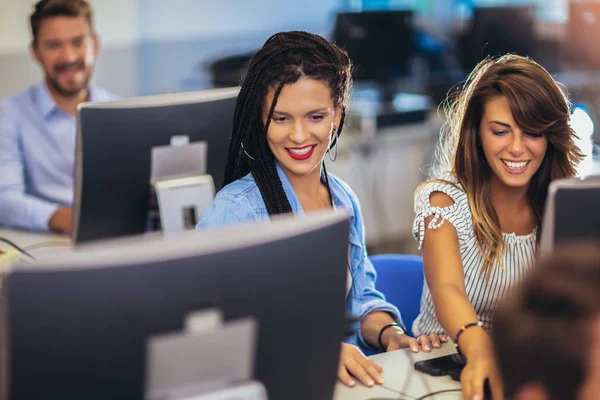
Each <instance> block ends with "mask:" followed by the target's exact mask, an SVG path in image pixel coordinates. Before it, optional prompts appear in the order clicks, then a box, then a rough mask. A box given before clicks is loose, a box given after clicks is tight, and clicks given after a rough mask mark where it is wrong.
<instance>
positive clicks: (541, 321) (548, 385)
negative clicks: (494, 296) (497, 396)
mask: <svg viewBox="0 0 600 400" xmlns="http://www.w3.org/2000/svg"><path fill="white" fill-rule="evenodd" d="M494 321H495V323H494V328H493V332H492V333H493V337H494V342H495V347H496V353H497V357H498V362H499V365H500V372H501V374H502V377H503V380H504V387H505V390H506V394H507V395H509V396H511V398H513V399H515V400H563V399H573V400H592V399H598V398H600V243H587V244H585V243H584V244H577V245H571V246H567V247H564V248H561V249H559V250H558V251H557V252H556V253H555V254H554V255H553V256H552V257H551V258H549V259H547V260H544V261H542V262H540V263H539V264H538V265H537V266H536V268H534V270H533V272H532V273H531V274H530V275H529V276H528V277H527V279H526V281H525V282H524V284H523V286H522V287H520V288H519V290H518V291H517V293H515V295H514V296H512V297H511V298H509V299H508V300H507V301H506V302H504V303H503V304H502V305H501V306H500V307H499V309H498V311H497V314H496V316H495V320H494Z"/></svg>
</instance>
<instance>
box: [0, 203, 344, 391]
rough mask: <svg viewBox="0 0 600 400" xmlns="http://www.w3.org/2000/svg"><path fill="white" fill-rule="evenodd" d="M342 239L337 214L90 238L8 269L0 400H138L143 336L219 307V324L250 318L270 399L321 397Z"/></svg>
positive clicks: (337, 322)
mask: <svg viewBox="0 0 600 400" xmlns="http://www.w3.org/2000/svg"><path fill="white" fill-rule="evenodd" d="M348 234H349V221H348V216H347V213H346V212H345V211H342V210H338V211H335V212H331V211H329V212H320V213H316V214H308V215H306V216H303V217H284V218H282V219H281V220H273V221H272V222H264V223H260V224H249V225H246V226H238V227H236V228H227V229H221V230H212V231H205V232H196V231H188V232H183V233H180V234H176V235H173V236H167V237H164V238H163V237H160V235H158V234H156V235H146V236H144V237H134V238H125V239H121V240H111V241H107V242H95V243H93V244H90V245H85V246H82V247H81V249H80V250H77V251H74V252H72V253H70V254H63V255H62V256H60V257H58V256H56V257H55V258H53V259H49V258H48V259H46V260H45V261H38V262H37V263H30V264H23V265H21V266H17V267H15V268H14V269H12V270H11V271H9V272H8V273H7V276H5V277H4V280H3V286H2V289H3V296H2V310H3V313H2V318H3V319H2V320H1V321H0V322H1V324H2V325H1V326H2V329H3V331H4V333H5V334H6V339H7V340H3V343H2V344H3V346H2V347H1V353H2V355H3V357H4V360H5V365H6V366H7V367H8V368H3V370H2V378H3V380H2V381H1V383H2V385H1V387H0V392H1V391H2V390H7V391H8V392H7V393H6V392H5V396H4V397H0V398H5V399H11V400H24V399H33V398H46V399H62V400H69V399H73V400H75V399H77V400H80V399H87V400H94V399H98V400H100V399H101V400H106V399H128V400H130V399H140V400H141V399H143V394H144V387H145V362H146V354H145V349H146V347H145V346H146V341H147V339H148V338H149V337H150V336H152V335H157V334H163V333H169V332H177V331H181V330H182V329H183V326H184V319H185V317H186V315H188V314H189V313H191V312H197V311H199V310H202V309H205V308H218V309H220V310H221V311H222V313H223V315H224V319H225V321H230V320H234V319H239V318H243V317H247V316H253V317H254V318H255V319H256V320H257V321H258V324H259V326H258V348H257V352H256V358H255V363H254V375H255V379H257V380H259V381H261V382H262V383H263V384H264V385H265V386H266V388H267V391H268V394H269V399H288V400H306V399H311V400H320V399H322V400H330V399H331V398H332V397H333V390H334V386H335V383H336V375H337V363H338V357H339V352H340V343H341V341H342V340H343V339H344V335H345V333H346V326H347V322H346V319H345V296H346V274H347V269H346V268H347V267H346V263H347V257H348ZM206 362H210V360H206ZM199 378H200V377H199Z"/></svg>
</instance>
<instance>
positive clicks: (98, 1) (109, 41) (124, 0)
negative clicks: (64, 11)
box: [0, 0, 138, 54]
mask: <svg viewBox="0 0 600 400" xmlns="http://www.w3.org/2000/svg"><path fill="white" fill-rule="evenodd" d="M90 2H91V4H92V6H93V7H94V12H95V15H94V21H95V24H96V29H97V31H98V33H99V34H100V36H101V39H102V44H103V45H104V46H107V47H123V46H131V45H133V44H135V42H136V41H137V32H138V27H137V21H138V18H137V8H136V7H137V2H138V0H91V1H90ZM35 3H36V1H34V0H0V10H2V12H0V54H6V53H24V52H27V46H28V45H29V42H30V41H31V32H30V29H29V16H30V15H31V12H32V11H33V5H34V4H35Z"/></svg>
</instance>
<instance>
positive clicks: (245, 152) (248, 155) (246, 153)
mask: <svg viewBox="0 0 600 400" xmlns="http://www.w3.org/2000/svg"><path fill="white" fill-rule="evenodd" d="M240 144H241V145H242V150H244V154H245V155H246V156H247V157H248V158H249V159H251V160H252V161H255V160H256V159H255V158H254V157H252V156H251V155H250V154H248V152H247V151H246V149H245V148H244V142H240Z"/></svg>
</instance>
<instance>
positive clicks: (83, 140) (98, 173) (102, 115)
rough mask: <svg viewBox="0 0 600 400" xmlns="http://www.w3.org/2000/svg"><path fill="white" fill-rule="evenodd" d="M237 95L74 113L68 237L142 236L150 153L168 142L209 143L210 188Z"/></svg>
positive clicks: (137, 102)
mask: <svg viewBox="0 0 600 400" xmlns="http://www.w3.org/2000/svg"><path fill="white" fill-rule="evenodd" d="M238 91H239V88H227V89H214V90H208V91H200V92H189V93H176V94H166V95H156V96H147V97H138V98H130V99H123V100H118V101H114V102H109V103H102V104H94V103H86V104H84V105H82V106H80V108H79V121H78V133H77V145H76V149H77V150H76V157H75V194H74V199H73V238H74V241H75V243H77V244H79V243H82V242H87V241H90V240H97V239H107V238H112V237H116V236H124V235H134V234H139V233H142V232H144V231H145V230H146V223H147V220H148V212H149V207H150V164H151V153H152V148H153V147H155V146H165V145H169V144H170V142H171V138H172V137H174V136H187V137H188V139H189V141H190V142H195V141H205V142H206V143H207V167H206V170H207V173H208V174H210V175H212V177H213V180H214V184H215V189H216V190H219V189H220V188H221V186H222V185H223V174H224V171H225V164H226V162H227V152H228V149H229V141H230V137H231V131H232V124H233V112H234V110H235V102H236V99H237V94H238Z"/></svg>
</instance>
